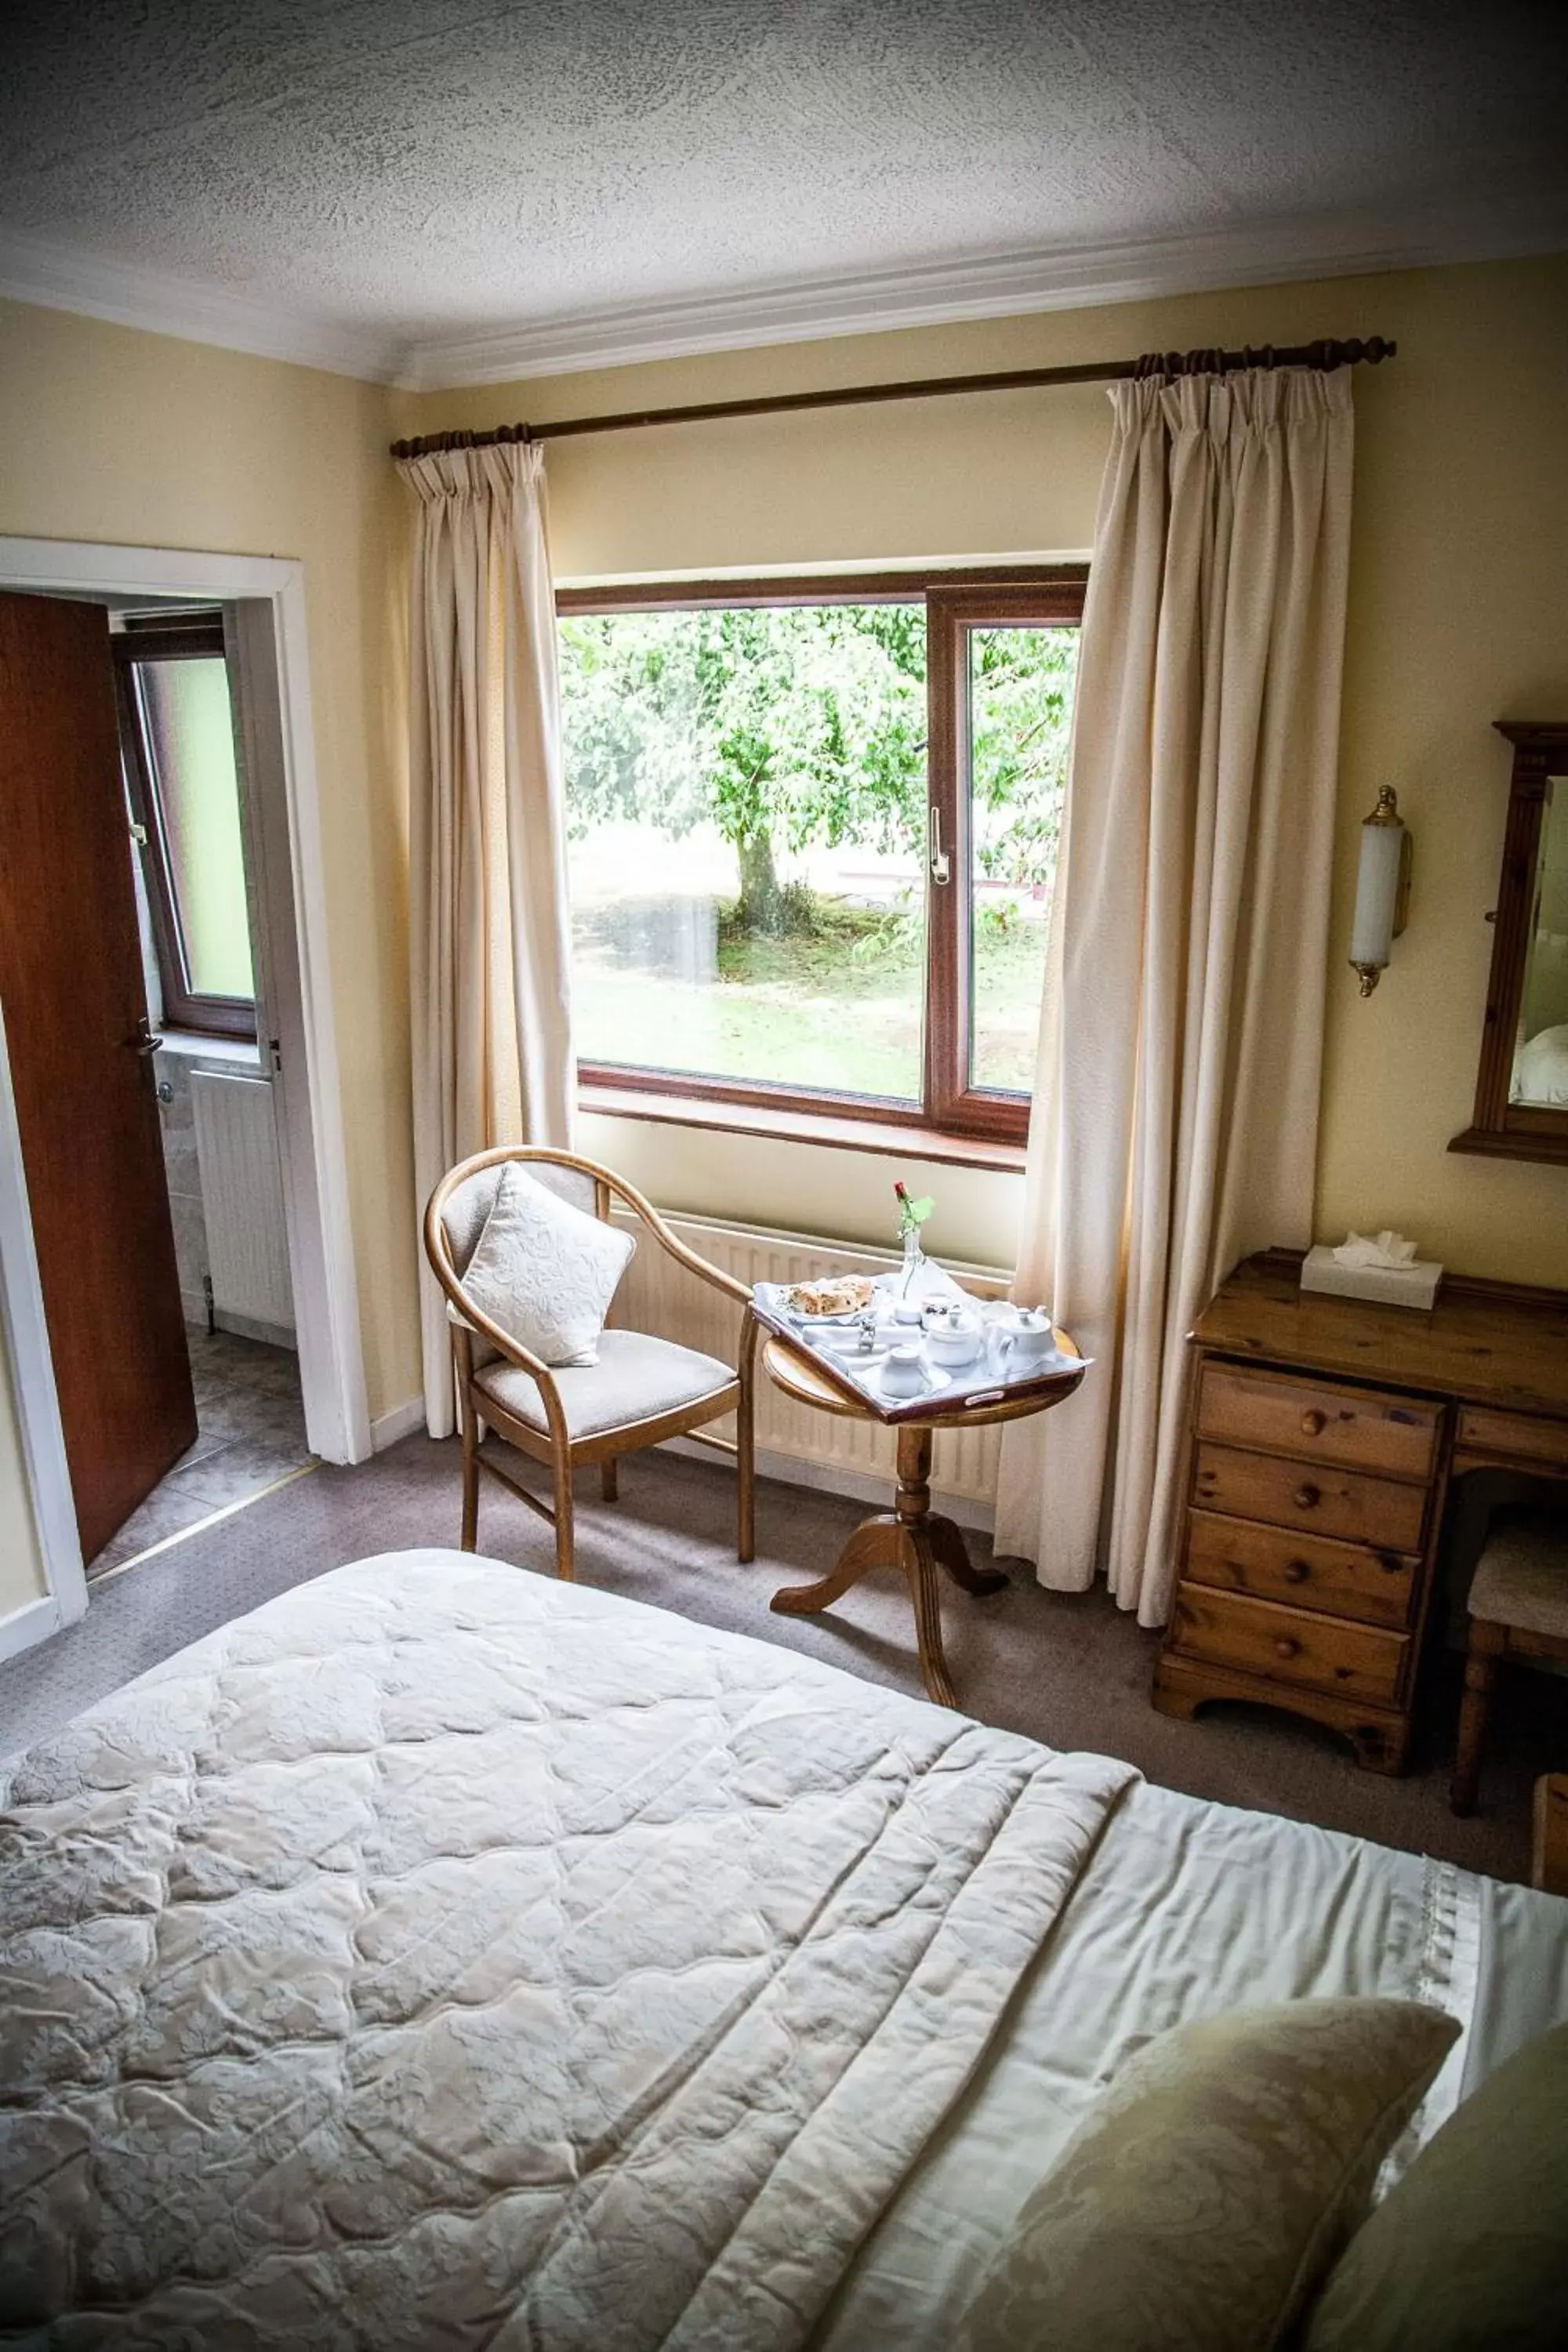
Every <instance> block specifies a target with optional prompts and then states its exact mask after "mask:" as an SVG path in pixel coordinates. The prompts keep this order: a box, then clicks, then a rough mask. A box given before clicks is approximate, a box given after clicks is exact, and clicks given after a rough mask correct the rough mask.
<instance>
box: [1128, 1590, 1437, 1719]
mask: <svg viewBox="0 0 1568 2352" xmlns="http://www.w3.org/2000/svg"><path fill="white" fill-rule="evenodd" d="M1172 1646H1173V1648H1174V1649H1177V1650H1180V1651H1182V1652H1183V1653H1184V1654H1185V1655H1186V1656H1187V1657H1189V1658H1204V1659H1206V1660H1207V1661H1208V1663H1209V1664H1211V1665H1220V1666H1234V1667H1237V1669H1238V1670H1239V1671H1240V1672H1241V1673H1243V1674H1248V1675H1259V1676H1260V1677H1261V1678H1262V1679H1263V1680H1265V1681H1267V1682H1272V1683H1285V1684H1297V1683H1300V1684H1305V1685H1307V1687H1308V1688H1309V1689H1311V1690H1327V1691H1334V1692H1336V1693H1338V1695H1339V1696H1341V1697H1342V1698H1354V1699H1365V1700H1368V1701H1371V1702H1373V1703H1374V1704H1377V1705H1381V1706H1393V1705H1394V1704H1396V1703H1397V1698H1398V1694H1399V1688H1400V1683H1401V1680H1402V1677H1403V1675H1404V1671H1405V1656H1406V1654H1407V1652H1408V1650H1409V1647H1410V1644H1409V1642H1408V1641H1407V1639H1406V1638H1405V1635H1404V1634H1402V1633H1381V1632H1379V1631H1378V1630H1377V1629H1376V1628H1375V1627H1373V1626H1371V1625H1348V1624H1346V1623H1345V1622H1344V1620H1343V1619H1342V1618H1340V1617H1314V1616H1311V1615H1310V1614H1309V1612H1307V1611H1306V1610H1304V1609H1282V1608H1280V1607H1279V1605H1278V1604H1277V1603H1276V1602H1274V1601H1252V1600H1248V1599H1247V1598H1245V1597H1244V1596H1243V1595H1242V1594H1240V1593H1237V1592H1208V1591H1205V1590H1204V1589H1203V1587H1202V1586H1201V1585H1196V1584H1184V1585H1183V1586H1182V1587H1181V1589H1180V1591H1178V1593H1177V1595H1176V1610H1175V1620H1174V1625H1173V1636H1172Z"/></svg>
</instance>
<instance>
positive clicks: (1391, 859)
mask: <svg viewBox="0 0 1568 2352" xmlns="http://www.w3.org/2000/svg"><path fill="white" fill-rule="evenodd" d="M1409 904H1410V829H1409V827H1408V826H1407V825H1406V824H1405V820H1404V818H1403V817H1402V816H1401V815H1400V814H1399V800H1398V796H1397V794H1396V793H1395V792H1394V787H1393V785H1392V784H1384V787H1383V789H1382V791H1381V792H1380V793H1378V796H1377V806H1376V807H1375V808H1374V809H1373V813H1372V814H1371V815H1370V816H1369V817H1366V818H1364V819H1363V823H1362V828H1361V866H1360V870H1359V871H1358V873H1357V876H1356V889H1355V918H1354V920H1353V921H1352V925H1351V965H1352V970H1353V971H1355V972H1356V973H1357V974H1358V975H1359V976H1360V980H1361V992H1362V994H1363V996H1370V995H1371V994H1372V992H1373V989H1374V988H1375V987H1376V986H1377V983H1378V982H1379V981H1380V980H1381V979H1382V977H1383V972H1384V966H1385V965H1386V963H1387V961H1388V957H1389V950H1390V949H1391V947H1392V945H1393V943H1394V940H1396V939H1397V938H1398V937H1399V934H1400V932H1401V931H1402V930H1403V929H1405V914H1406V911H1407V909H1408V908H1409Z"/></svg>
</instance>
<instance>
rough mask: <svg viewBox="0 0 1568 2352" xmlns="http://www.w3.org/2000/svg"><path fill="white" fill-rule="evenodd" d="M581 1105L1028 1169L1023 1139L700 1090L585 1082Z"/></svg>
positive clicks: (954, 1163) (598, 1111) (606, 1114)
mask: <svg viewBox="0 0 1568 2352" xmlns="http://www.w3.org/2000/svg"><path fill="white" fill-rule="evenodd" d="M577 1107H578V1108H579V1109H580V1110H584V1111H588V1112H591V1113H592V1114H593V1116H594V1117H595V1118H646V1119H653V1120H655V1121H657V1122H658V1123H659V1124H661V1125H664V1126H667V1127H695V1128H702V1129H707V1130H708V1131H710V1133H713V1134H717V1135H759V1136H765V1137H767V1138H768V1139H770V1140H771V1141H773V1142H775V1143H813V1144H818V1145H822V1146H824V1147H826V1148H827V1149H830V1150H837V1151H876V1152H881V1153H883V1154H884V1155H886V1156H887V1157H888V1158H889V1159H902V1160H930V1161H932V1162H934V1163H936V1164H938V1165H941V1166H945V1167H949V1168H989V1169H994V1170H995V1171H997V1172H998V1173H999V1174H1004V1175H1017V1174H1020V1173H1021V1172H1022V1171H1023V1166H1024V1147H1023V1145H1022V1144H1021V1143H991V1142H986V1141H984V1140H983V1139H980V1138H978V1137H975V1136H968V1135H946V1134H943V1133H942V1132H941V1131H940V1130H939V1129H936V1128H933V1127H904V1126H894V1125H892V1124H890V1123H889V1121H888V1120H885V1119H879V1118H853V1117H851V1116H847V1115H839V1114H837V1113H830V1112H818V1111H796V1110H773V1109H772V1108H768V1107H766V1106H764V1105H762V1104H752V1103H727V1102H714V1101H712V1100H710V1098H709V1097H706V1096H703V1095H666V1094H657V1095H655V1094H644V1093H642V1092H641V1091H640V1089H638V1088H636V1087H605V1086H580V1087H578V1089H577Z"/></svg>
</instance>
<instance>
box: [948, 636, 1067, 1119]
mask: <svg viewBox="0 0 1568 2352" xmlns="http://www.w3.org/2000/svg"><path fill="white" fill-rule="evenodd" d="M1078 640H1079V633H1078V631H1077V629H1075V628H1060V627H1058V628H1033V629H1030V628H989V629H971V630H970V632H969V744H970V751H969V768H970V790H971V794H972V798H971V803H970V805H971V813H972V814H971V825H970V839H971V843H972V870H971V882H972V888H973V895H972V900H971V909H972V911H971V927H972V928H971V938H972V940H973V974H974V1017H973V1023H972V1025H971V1033H970V1034H971V1045H970V1054H969V1083H970V1085H971V1086H972V1087H1001V1088H1007V1089H1010V1090H1012V1091H1014V1092H1016V1093H1019V1094H1027V1093H1028V1092H1029V1091H1030V1089H1031V1088H1032V1087H1033V1086H1034V1082H1035V1045H1036V1039H1037V1034H1038V1031H1039V1024H1040V992H1041V988H1042V985H1043V983H1044V980H1045V971H1046V941H1047V934H1048V931H1049V928H1050V914H1051V893H1052V890H1053V888H1054V887H1055V884H1056V873H1057V844H1058V835H1059V833H1060V830H1061V819H1062V810H1063V807H1064V806H1065V804H1066V800H1067V773H1068V744H1069V742H1070V740H1071V733H1072V694H1073V680H1074V677H1075V674H1076V671H1077V667H1078Z"/></svg>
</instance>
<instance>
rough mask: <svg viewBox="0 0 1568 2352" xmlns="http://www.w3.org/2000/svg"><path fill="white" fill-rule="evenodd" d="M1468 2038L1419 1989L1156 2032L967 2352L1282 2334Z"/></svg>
mask: <svg viewBox="0 0 1568 2352" xmlns="http://www.w3.org/2000/svg"><path fill="white" fill-rule="evenodd" d="M1458 2031H1459V2028H1458V2024H1457V2023H1456V2021H1454V2019H1453V2018H1451V2017H1447V2016H1446V2015H1445V2014H1444V2013H1443V2011H1441V2010H1437V2009H1428V2008H1426V2007H1425V2006H1424V2005H1423V2004H1422V2003H1420V2002H1417V2001H1399V2000H1299V2001H1289V2002H1286V2003H1284V2004H1283V2005H1281V2006H1280V2007H1279V2008H1272V2009H1250V2010H1233V2011H1229V2012H1228V2013H1227V2014H1226V2015H1225V2016H1223V2017H1214V2018H1205V2019H1203V2020H1201V2021H1199V2022H1197V2023H1196V2024H1193V2025H1181V2026H1177V2027H1176V2028H1175V2029H1174V2030H1173V2032H1169V2033H1162V2034H1160V2035H1159V2036H1158V2037H1157V2038H1156V2039H1155V2040H1154V2041H1152V2042H1150V2043H1148V2045H1147V2046H1146V2047H1145V2048H1144V2049H1142V2050H1141V2051H1140V2052H1139V2053H1138V2054H1137V2055H1136V2057H1134V2058H1133V2059H1131V2061H1130V2062H1129V2063H1128V2064H1127V2065H1125V2066H1124V2067H1123V2068H1122V2070H1121V2073H1120V2074H1118V2075H1117V2077H1116V2079H1115V2081H1114V2082H1113V2083H1112V2084H1111V2085H1110V2089H1109V2090H1108V2091H1107V2092H1106V2094H1105V2095H1104V2097H1103V2098H1102V2099H1101V2100H1100V2103H1099V2105H1097V2106H1096V2107H1095V2109H1094V2111H1093V2112H1092V2114H1091V2115H1090V2116H1089V2117H1088V2118H1087V2120H1086V2121H1085V2123H1084V2124H1083V2126H1081V2128H1080V2129H1079V2132H1078V2133H1077V2134H1076V2135H1075V2137H1074V2138H1073V2139H1072V2141H1071V2142H1070V2143H1069V2145H1068V2148H1067V2151H1066V2153H1065V2155H1064V2156H1063V2157H1062V2158H1061V2161H1060V2162H1059V2163H1058V2166H1057V2167H1056V2168H1055V2170H1054V2171H1053V2172H1051V2173H1049V2174H1048V2175H1047V2178H1046V2179H1045V2180H1044V2181H1042V2182H1041V2184H1040V2186H1039V2188H1038V2189H1036V2190H1035V2192H1034V2194H1033V2196H1032V2197H1031V2198H1030V2199H1029V2200H1028V2202H1027V2203H1026V2206H1025V2207H1024V2210H1023V2211H1022V2213H1021V2214H1020V2215H1019V2217H1018V2221H1017V2223H1016V2227H1015V2229H1014V2231H1013V2233H1012V2237H1011V2239H1010V2241H1009V2242H1008V2243H1007V2244H1006V2245H1005V2246H1004V2247H1003V2249H1002V2250H1001V2252H1000V2253H999V2254H997V2256H996V2257H995V2259H994V2261H993V2263H992V2264H991V2266H990V2268H989V2270H988V2271H987V2273H986V2274H985V2277H984V2280H983V2282H982V2284H981V2287H980V2291H979V2293H978V2294H977V2295H976V2296H975V2298H974V2301H973V2304H972V2305H970V2308H969V2310H968V2312H967V2313H966V2315H965V2316H964V2320H963V2324H962V2325H961V2326H960V2329H959V2344H960V2347H961V2352H1047V2348H1048V2352H1156V2347H1157V2352H1187V2347H1190V2348H1191V2352H1263V2347H1265V2346H1268V2345H1275V2344H1279V2342H1280V2341H1281V2340H1282V2338H1283V2337H1284V2336H1285V2335H1286V2331H1287V2330H1288V2329H1289V2327H1290V2326H1291V2324H1292V2322H1293V2321H1294V2320H1295V2319H1296V2318H1297V2317H1298V2315H1300V2310H1301V2307H1302V2305H1303V2304H1304V2303H1305V2301H1306V2299H1307V2297H1308V2296H1309V2294H1310V2293H1311V2291H1312V2289H1313V2287H1314V2286H1315V2285H1316V2284H1317V2282H1318V2281H1319V2279H1320V2278H1321V2276H1322V2274H1323V2273H1324V2272H1325V2271H1326V2270H1327V2268H1328V2266H1329V2264H1330V2263H1331V2262H1332V2260H1333V2258H1334V2256H1335V2255H1336V2254H1337V2253H1338V2252H1339V2251H1340V2249H1341V2247H1342V2245H1343V2243H1344V2242H1345V2240H1346V2238H1347V2237H1348V2236H1349V2235H1350V2232H1351V2231H1352V2230H1353V2229H1354V2228H1355V2226H1356V2224H1357V2223H1358V2222H1359V2221H1361V2219H1362V2217H1363V2214H1364V2212H1365V2210H1366V2208H1367V2204H1368V2202H1369V2200H1370V2199H1371V2195H1372V2185H1373V2179H1374V2178H1375V2176H1376V2173H1377V2168H1378V2166H1379V2164H1380V2163H1381V2162H1382V2160H1383V2158H1384V2155H1385V2154H1386V2153H1387V2151H1388V2149H1389V2147H1391V2146H1392V2145H1393V2143H1394V2139H1395V2138H1396V2137H1398V2135H1399V2133H1400V2131H1401V2130H1402V2129H1403V2127H1404V2126H1405V2122H1406V2120H1407V2119H1408V2117H1409V2116H1410V2115H1411V2114H1412V2113H1413V2111H1414V2109H1415V2105H1416V2103H1417V2101H1418V2100H1419V2099H1420V2097H1421V2095H1422V2094H1423V2092H1424V2091H1425V2090H1426V2086H1427V2084H1429V2083H1430V2082H1431V2080H1432V2077H1433V2075H1434V2074H1436V2071H1437V2068H1438V2066H1439V2065H1440V2064H1441V2063H1442V2060H1443V2053H1444V2052H1445V2051H1446V2050H1447V2048H1448V2047H1449V2045H1450V2043H1451V2042H1453V2041H1454V2039H1455V2037H1456V2036H1457V2035H1458Z"/></svg>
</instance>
